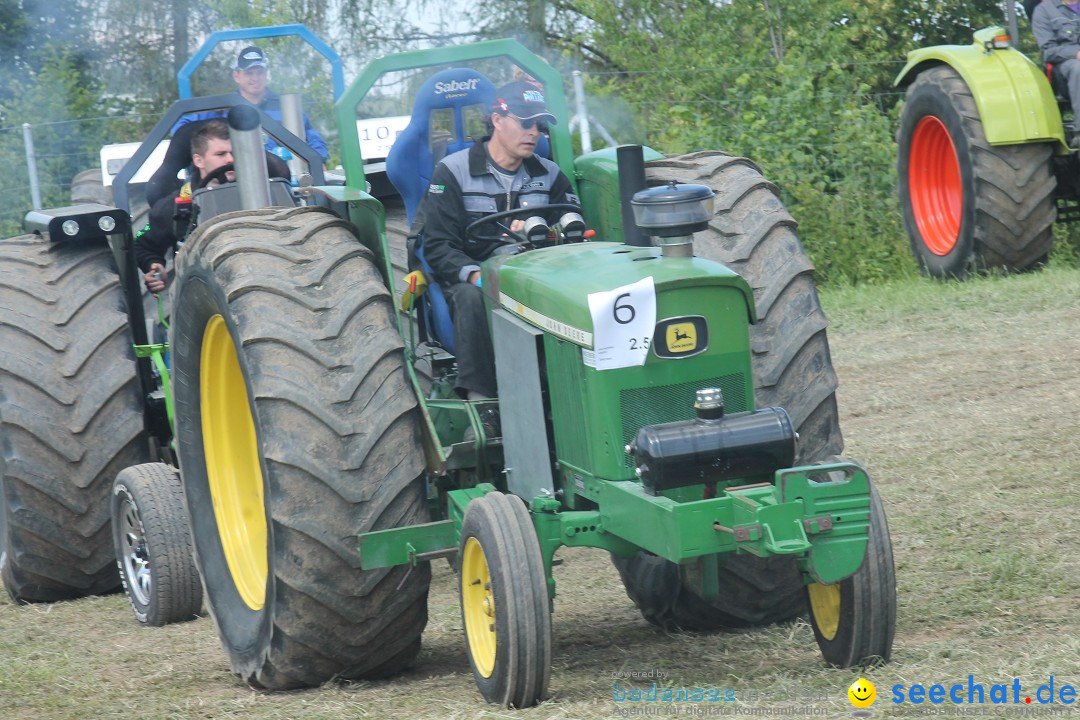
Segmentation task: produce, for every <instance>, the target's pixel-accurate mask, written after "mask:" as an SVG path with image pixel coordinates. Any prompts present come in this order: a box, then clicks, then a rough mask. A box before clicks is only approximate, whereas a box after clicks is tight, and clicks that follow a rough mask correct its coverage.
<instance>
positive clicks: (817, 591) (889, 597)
mask: <svg viewBox="0 0 1080 720" xmlns="http://www.w3.org/2000/svg"><path fill="white" fill-rule="evenodd" d="M806 599H807V604H808V605H809V607H810V624H811V625H812V626H813V628H814V638H815V639H816V640H817V643H818V647H819V648H821V654H822V655H823V656H824V658H825V662H827V663H828V664H830V665H832V666H834V667H840V668H848V667H855V666H859V665H869V664H874V663H886V662H888V661H889V658H890V656H891V654H892V643H893V635H894V633H895V630H896V571H895V568H894V565H893V552H892V540H891V539H890V537H889V522H888V520H887V519H886V517H885V508H884V507H883V506H882V504H881V498H880V497H879V496H878V493H877V489H876V488H875V487H874V485H873V483H871V485H870V540H869V542H868V543H867V547H866V557H865V558H864V559H863V564H862V567H860V568H859V570H858V572H856V573H855V574H854V575H852V576H851V577H848V578H846V579H844V580H841V581H840V582H838V583H836V584H834V585H822V584H820V583H811V584H810V585H807V586H806Z"/></svg>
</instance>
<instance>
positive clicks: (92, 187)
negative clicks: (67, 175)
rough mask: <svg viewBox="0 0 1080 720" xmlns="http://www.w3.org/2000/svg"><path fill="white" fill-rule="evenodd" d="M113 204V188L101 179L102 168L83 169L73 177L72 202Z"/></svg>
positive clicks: (77, 203)
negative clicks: (106, 185)
mask: <svg viewBox="0 0 1080 720" xmlns="http://www.w3.org/2000/svg"><path fill="white" fill-rule="evenodd" d="M84 203H97V204H98V205H110V204H112V190H111V189H110V188H107V187H105V184H104V182H102V180H101V168H90V169H89V170H83V171H82V172H81V173H79V174H77V175H76V176H75V177H73V178H72V179H71V204H72V205H82V204H84Z"/></svg>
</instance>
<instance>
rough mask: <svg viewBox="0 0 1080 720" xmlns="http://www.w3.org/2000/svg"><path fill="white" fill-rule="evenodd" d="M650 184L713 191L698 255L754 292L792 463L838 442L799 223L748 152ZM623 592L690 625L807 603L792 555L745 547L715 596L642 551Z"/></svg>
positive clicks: (666, 619)
mask: <svg viewBox="0 0 1080 720" xmlns="http://www.w3.org/2000/svg"><path fill="white" fill-rule="evenodd" d="M646 179H647V181H648V184H649V185H650V186H655V185H662V184H665V183H668V182H671V181H675V182H678V183H696V184H702V185H706V186H708V187H710V188H712V190H713V191H714V192H715V193H716V200H715V205H714V213H715V214H714V216H713V219H712V221H711V222H710V223H709V228H708V229H707V230H705V231H703V232H700V233H698V234H697V235H695V237H694V254H695V255H697V256H699V257H705V258H708V259H710V260H716V261H718V262H722V263H724V264H725V265H727V266H728V267H730V268H731V269H732V270H735V271H736V272H738V273H739V274H740V275H742V277H743V278H744V279H745V280H746V281H747V282H748V283H749V284H750V287H751V288H752V289H753V291H754V302H755V305H756V308H757V316H758V322H757V324H755V325H752V326H751V327H750V344H751V351H752V362H753V370H754V387H755V395H756V401H757V406H758V407H768V406H781V407H783V408H785V409H786V410H787V411H788V413H789V414H790V415H791V420H792V422H793V423H794V425H795V429H796V431H797V432H798V433H799V450H798V456H797V457H796V463H798V464H811V463H813V462H814V461H816V460H820V459H823V458H825V457H828V456H830V455H837V454H839V453H840V451H841V450H842V449H843V446H844V440H843V436H842V435H841V433H840V421H839V415H838V412H837V407H836V386H837V380H836V373H835V371H834V370H833V366H832V358H831V356H830V354H829V342H828V339H827V338H826V335H825V328H826V325H827V322H826V320H825V314H824V312H822V309H821V303H820V301H819V300H818V295H817V289H816V288H815V286H814V276H813V266H812V265H811V264H810V260H809V259H808V258H807V257H806V252H805V251H804V250H803V247H802V243H800V242H799V236H798V234H797V233H796V232H795V221H794V220H792V218H791V215H790V214H788V211H787V210H786V209H785V208H784V205H783V203H782V202H781V200H780V194H779V191H778V190H777V188H776V186H775V185H773V184H772V183H770V182H768V181H767V180H766V179H765V178H764V177H762V175H761V171H760V170H759V169H758V167H757V166H756V165H755V164H754V163H753V162H751V161H750V160H747V159H746V158H741V157H735V156H731V155H727V154H725V153H721V152H715V151H705V152H698V153H692V154H690V155H683V156H678V157H671V158H666V159H663V160H656V161H653V162H650V163H647V164H646ZM614 562H615V566H616V568H618V570H619V574H620V575H621V576H622V579H623V583H624V584H625V586H626V592H627V594H628V595H629V596H630V598H631V599H632V600H633V601H634V603H635V604H636V605H637V606H638V608H639V609H640V610H641V613H642V616H643V617H645V619H646V620H648V621H649V622H651V623H653V624H655V625H659V626H661V627H664V628H667V629H683V630H695V631H708V630H718V629H721V628H742V627H751V626H757V625H766V624H770V623H776V622H781V621H784V620H789V619H791V618H793V617H796V616H798V615H800V614H802V613H804V612H805V611H806V602H805V591H804V589H803V588H804V585H803V582H802V578H801V574H800V573H799V571H798V568H797V567H796V566H795V562H794V560H793V559H791V558H785V557H773V558H768V559H764V560H763V559H760V558H756V557H754V556H751V555H734V554H733V553H728V554H727V556H725V557H722V558H721V559H720V560H719V563H720V564H719V573H720V596H719V597H718V598H716V599H715V600H712V601H709V602H706V601H705V600H703V599H701V598H700V597H698V596H697V595H696V594H695V593H694V592H693V591H692V590H691V589H690V588H688V587H687V586H686V584H685V583H684V582H683V581H682V579H681V573H680V571H679V568H678V566H676V565H674V564H672V563H670V562H668V561H667V560H664V559H663V558H660V557H657V556H655V555H650V554H648V553H644V552H641V553H638V554H637V555H635V556H634V557H632V558H614Z"/></svg>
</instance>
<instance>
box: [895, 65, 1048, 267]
mask: <svg viewBox="0 0 1080 720" xmlns="http://www.w3.org/2000/svg"><path fill="white" fill-rule="evenodd" d="M896 142H897V144H898V145H899V154H898V157H897V173H898V175H899V177H898V180H899V192H900V207H901V210H902V212H903V216H904V227H905V228H906V229H907V233H908V238H909V239H910V241H911V251H912V253H913V254H914V255H915V258H916V260H918V262H919V267H920V268H921V269H922V271H923V272H924V273H926V274H928V275H931V276H933V277H956V278H963V277H964V276H965V275H967V274H968V273H969V272H971V271H973V270H979V269H984V268H991V267H1000V268H1004V269H1006V270H1027V269H1030V268H1032V267H1034V266H1036V265H1039V264H1041V263H1042V262H1044V261H1045V259H1046V255H1047V253H1049V252H1050V245H1051V243H1052V242H1053V232H1052V225H1053V223H1054V220H1055V219H1056V217H1057V207H1056V205H1055V201H1054V188H1055V186H1056V185H1057V181H1056V179H1055V177H1054V171H1053V165H1052V159H1051V156H1052V154H1053V146H1052V144H1051V143H1047V142H1040V143H1026V144H1021V145H990V144H989V143H988V142H987V140H986V134H985V132H984V130H983V123H982V118H981V117H980V116H979V111H978V108H977V107H976V105H975V98H974V97H972V94H971V89H970V88H969V87H968V86H967V83H965V82H964V80H963V79H962V78H961V77H960V75H959V73H957V72H956V71H955V70H954V69H952V68H951V67H949V66H947V65H938V66H936V67H932V68H930V69H928V70H924V71H923V72H921V73H919V75H918V77H917V78H916V79H915V81H914V82H912V83H911V85H909V86H908V89H907V99H906V101H905V102H904V107H903V110H902V111H901V114H900V127H899V129H898V131H897V134H896Z"/></svg>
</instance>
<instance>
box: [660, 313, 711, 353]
mask: <svg viewBox="0 0 1080 720" xmlns="http://www.w3.org/2000/svg"><path fill="white" fill-rule="evenodd" d="M653 337H654V338H655V340H654V341H653V351H654V352H655V353H656V356H657V357H662V358H683V357H689V356H691V355H697V354H698V353H702V352H705V350H707V349H708V347H709V327H708V325H706V324H705V318H703V317H701V316H700V315H691V316H689V317H678V318H669V319H667V320H661V321H660V322H658V323H657V324H656V331H655V332H654V333H653Z"/></svg>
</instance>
